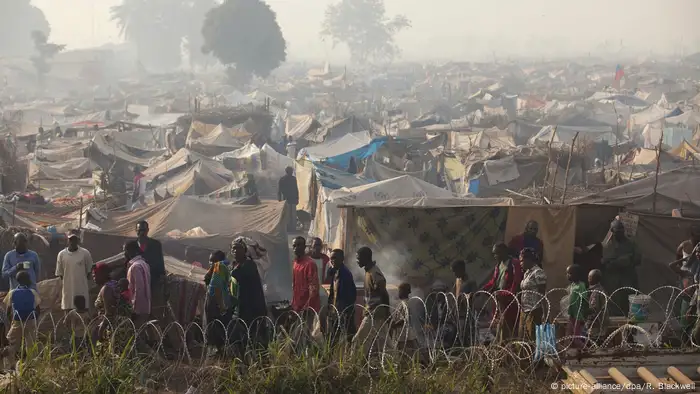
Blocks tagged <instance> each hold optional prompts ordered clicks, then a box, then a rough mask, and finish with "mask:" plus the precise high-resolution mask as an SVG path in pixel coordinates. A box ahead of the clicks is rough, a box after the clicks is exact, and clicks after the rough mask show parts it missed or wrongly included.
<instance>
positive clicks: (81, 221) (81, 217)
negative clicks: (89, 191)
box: [78, 196, 83, 230]
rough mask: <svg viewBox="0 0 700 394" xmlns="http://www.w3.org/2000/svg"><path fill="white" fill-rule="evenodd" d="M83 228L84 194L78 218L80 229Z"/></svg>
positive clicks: (81, 198) (81, 197)
mask: <svg viewBox="0 0 700 394" xmlns="http://www.w3.org/2000/svg"><path fill="white" fill-rule="evenodd" d="M82 228H83V196H80V217H79V218H78V229H79V230H80V229H82Z"/></svg>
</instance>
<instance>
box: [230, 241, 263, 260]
mask: <svg viewBox="0 0 700 394" xmlns="http://www.w3.org/2000/svg"><path fill="white" fill-rule="evenodd" d="M236 245H243V247H245V249H246V256H247V257H248V258H249V259H251V260H260V259H262V258H265V257H267V249H265V248H263V247H262V246H260V244H259V243H258V242H257V241H255V240H253V239H252V238H248V237H244V236H240V237H236V238H234V240H233V241H232V242H231V254H233V248H234V247H235V246H236Z"/></svg>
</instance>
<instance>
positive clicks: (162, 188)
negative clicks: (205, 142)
mask: <svg viewBox="0 0 700 394" xmlns="http://www.w3.org/2000/svg"><path fill="white" fill-rule="evenodd" d="M226 184H228V180H227V179H225V178H223V177H221V176H220V175H219V174H217V173H216V171H215V169H212V168H211V162H205V161H197V162H196V163H195V164H194V165H193V166H192V167H190V168H188V169H187V170H186V171H184V172H181V173H179V174H177V175H175V176H173V177H172V178H169V179H167V180H165V181H163V182H159V183H158V184H157V185H156V186H155V187H154V193H155V194H156V195H158V196H159V197H160V198H161V199H165V198H167V197H170V196H179V195H181V194H185V195H194V196H201V195H205V194H209V193H211V192H212V191H214V190H217V189H219V188H221V187H223V186H225V185H226Z"/></svg>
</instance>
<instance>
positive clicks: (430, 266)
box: [339, 199, 509, 290]
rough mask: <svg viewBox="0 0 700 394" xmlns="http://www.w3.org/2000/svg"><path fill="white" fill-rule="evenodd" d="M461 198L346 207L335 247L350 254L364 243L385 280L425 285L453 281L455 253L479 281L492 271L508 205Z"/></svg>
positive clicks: (482, 281)
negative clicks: (426, 203)
mask: <svg viewBox="0 0 700 394" xmlns="http://www.w3.org/2000/svg"><path fill="white" fill-rule="evenodd" d="M433 201H435V200H433ZM464 201H465V204H464V205H462V206H447V207H445V206H444V205H442V204H440V203H438V204H437V205H435V206H433V205H429V206H413V207H410V206H406V205H405V204H398V205H396V206H394V205H393V204H392V202H391V201H387V205H386V206H384V205H382V206H378V207H373V206H361V207H351V208H347V212H346V213H345V214H344V215H343V217H346V218H347V224H346V225H345V227H346V229H347V232H346V233H344V234H345V236H344V237H343V240H344V241H345V242H342V243H341V245H340V246H339V247H341V248H343V249H344V250H345V253H346V255H348V256H352V255H354V253H355V252H356V251H357V250H358V249H359V248H360V247H362V246H369V247H370V248H371V249H372V251H373V252H374V253H373V259H375V260H376V261H377V263H378V264H379V265H380V266H381V269H382V272H383V273H384V275H385V276H386V278H387V282H388V283H390V284H398V283H399V282H402V281H408V282H410V283H411V284H412V285H414V286H416V287H418V288H422V289H424V290H427V288H429V286H430V285H431V284H432V283H434V282H435V281H436V280H441V281H443V282H445V283H452V282H454V274H453V273H452V272H451V264H452V262H453V261H455V260H458V259H461V260H465V261H466V262H467V274H468V276H469V278H470V279H472V280H475V281H477V283H484V281H485V280H486V279H487V278H488V277H489V275H491V273H492V272H493V264H494V263H493V256H492V247H493V244H494V243H495V242H498V241H500V240H503V233H504V230H505V227H506V217H507V212H508V209H509V208H508V207H504V206H475V205H477V204H479V203H480V202H484V203H488V202H486V201H482V200H481V199H473V200H471V201H469V200H464ZM501 202H502V201H501ZM348 204H349V205H354V204H355V203H353V202H349V203H348Z"/></svg>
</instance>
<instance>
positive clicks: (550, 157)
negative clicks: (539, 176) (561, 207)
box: [542, 126, 557, 202]
mask: <svg viewBox="0 0 700 394" xmlns="http://www.w3.org/2000/svg"><path fill="white" fill-rule="evenodd" d="M555 134H557V126H554V128H553V129H552V136H551V137H550V138H549V144H548V148H549V149H548V151H547V169H546V171H545V174H544V184H543V185H542V202H545V201H546V199H547V198H546V197H545V195H544V194H545V191H546V190H547V181H548V180H549V163H551V162H552V143H553V142H554V135H555Z"/></svg>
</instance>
